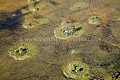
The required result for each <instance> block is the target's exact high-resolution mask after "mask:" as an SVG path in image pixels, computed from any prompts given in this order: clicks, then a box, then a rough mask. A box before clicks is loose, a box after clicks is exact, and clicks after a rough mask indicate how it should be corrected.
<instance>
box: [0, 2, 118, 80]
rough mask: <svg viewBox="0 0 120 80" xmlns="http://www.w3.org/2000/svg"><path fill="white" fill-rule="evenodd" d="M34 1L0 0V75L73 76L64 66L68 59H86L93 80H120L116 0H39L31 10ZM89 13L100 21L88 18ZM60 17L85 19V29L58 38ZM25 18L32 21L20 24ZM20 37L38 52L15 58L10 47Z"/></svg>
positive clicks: (32, 79) (58, 79)
mask: <svg viewBox="0 0 120 80" xmlns="http://www.w3.org/2000/svg"><path fill="white" fill-rule="evenodd" d="M78 3H84V4H83V5H82V6H81V5H80V4H79V5H78ZM76 4H77V5H76ZM32 6H33V4H31V3H28V2H27V0H19V1H18V0H0V80H75V79H72V78H68V77H66V76H65V75H64V74H63V72H62V67H63V66H64V65H66V64H67V63H69V62H70V61H82V62H84V63H86V64H87V65H88V66H89V68H90V74H92V75H93V76H94V77H95V79H96V80H120V26H119V25H120V1H119V0H114V1H113V0H53V1H50V0H41V1H40V2H38V4H37V5H36V7H39V10H38V11H35V12H34V11H31V10H32V9H31V8H33V7H32ZM71 9H72V10H71ZM93 15H98V16H101V18H102V19H103V22H102V23H101V24H100V25H97V26H96V25H92V24H89V23H88V20H89V18H90V17H91V16H93ZM63 20H71V21H72V22H74V24H75V25H76V24H77V23H80V24H83V25H84V26H83V27H85V30H86V31H85V33H84V34H83V35H81V36H79V37H77V38H73V39H69V40H61V39H57V38H56V37H55V36H54V29H55V28H57V27H59V26H60V25H61V23H62V21H63ZM26 21H27V22H32V21H33V22H35V23H36V25H35V27H34V28H24V25H23V24H25V22H26ZM18 43H28V44H32V45H34V46H36V51H37V52H36V54H35V55H34V56H32V57H31V58H27V59H24V60H15V59H14V58H13V57H11V56H10V54H9V53H8V51H9V49H10V48H11V47H12V46H14V45H16V44H18ZM78 80H79V79H78ZM89 80H94V79H93V77H92V78H91V79H89Z"/></svg>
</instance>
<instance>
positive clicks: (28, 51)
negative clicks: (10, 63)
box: [8, 43, 36, 60]
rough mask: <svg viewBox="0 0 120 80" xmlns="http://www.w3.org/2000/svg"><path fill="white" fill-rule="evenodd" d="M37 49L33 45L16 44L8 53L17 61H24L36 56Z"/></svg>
mask: <svg viewBox="0 0 120 80" xmlns="http://www.w3.org/2000/svg"><path fill="white" fill-rule="evenodd" d="M35 52H36V51H35V47H34V46H33V45H31V44H24V43H22V44H16V45H15V46H12V47H11V49H10V50H9V51H8V53H9V54H10V56H11V57H13V58H15V60H23V59H26V58H28V57H31V56H32V55H34V54H35Z"/></svg>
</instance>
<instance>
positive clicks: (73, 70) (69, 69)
mask: <svg viewBox="0 0 120 80" xmlns="http://www.w3.org/2000/svg"><path fill="white" fill-rule="evenodd" d="M63 74H64V75H65V76H66V77H68V78H73V79H80V80H87V79H88V78H89V76H88V74H89V67H88V66H87V65H86V64H85V63H83V62H80V61H72V62H70V63H68V64H67V65H65V66H64V67H63Z"/></svg>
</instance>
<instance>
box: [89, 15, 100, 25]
mask: <svg viewBox="0 0 120 80" xmlns="http://www.w3.org/2000/svg"><path fill="white" fill-rule="evenodd" d="M101 21H102V18H101V17H99V16H92V17H90V18H89V23H90V24H99V23H100V22H101Z"/></svg>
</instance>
